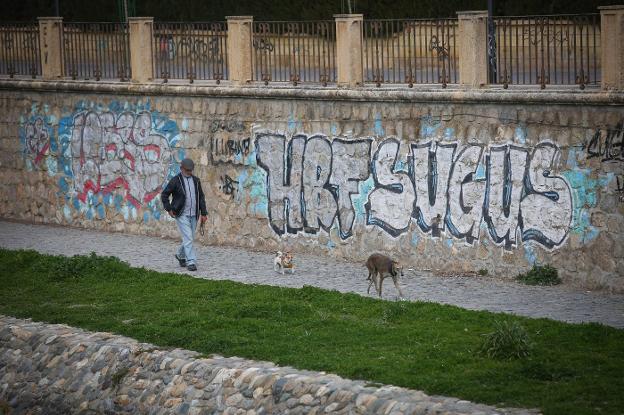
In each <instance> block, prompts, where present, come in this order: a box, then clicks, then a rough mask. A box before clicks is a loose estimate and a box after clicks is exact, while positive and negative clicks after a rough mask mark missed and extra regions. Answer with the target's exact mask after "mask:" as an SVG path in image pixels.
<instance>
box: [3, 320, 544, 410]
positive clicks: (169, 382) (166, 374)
mask: <svg viewBox="0 0 624 415" xmlns="http://www.w3.org/2000/svg"><path fill="white" fill-rule="evenodd" d="M0 400H5V402H7V403H8V405H9V407H10V408H12V412H11V413H29V414H67V413H99V414H189V415H197V414H213V413H219V414H285V413H290V414H322V413H335V414H380V413H385V414H432V413H438V414H449V415H451V414H466V415H494V414H501V415H502V414H514V415H524V414H535V413H537V411H535V410H525V409H506V408H494V407H491V406H486V405H479V404H474V403H471V402H468V401H465V400H460V399H456V398H447V397H441V396H428V395H426V394H425V393H423V392H419V391H414V390H408V389H403V388H398V387H394V386H376V387H373V386H369V385H367V384H366V383H365V382H363V381H351V380H348V379H343V378H340V377H338V376H336V375H330V374H326V373H322V372H310V371H302V370H296V369H293V368H289V367H278V366H275V365H274V364H272V363H269V362H258V361H251V360H245V359H240V358H237V357H229V358H225V357H221V356H217V355H213V356H210V357H209V358H199V357H198V355H197V353H195V352H191V351H186V350H181V349H174V350H162V349H159V348H157V347H155V346H153V345H151V344H146V343H138V342H137V341H136V340H133V339H130V338H127V337H122V336H116V335H112V334H109V333H91V332H86V331H83V330H78V329H75V328H72V327H68V326H64V325H53V324H44V323H37V322H32V321H29V320H21V319H15V318H12V317H5V316H0Z"/></svg>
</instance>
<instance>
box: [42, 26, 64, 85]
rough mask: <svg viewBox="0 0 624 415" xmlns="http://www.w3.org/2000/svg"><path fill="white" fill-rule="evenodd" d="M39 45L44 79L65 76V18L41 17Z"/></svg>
mask: <svg viewBox="0 0 624 415" xmlns="http://www.w3.org/2000/svg"><path fill="white" fill-rule="evenodd" d="M38 20H39V45H40V48H41V53H40V57H41V75H42V77H43V79H60V78H62V77H63V18H62V17H39V18H38Z"/></svg>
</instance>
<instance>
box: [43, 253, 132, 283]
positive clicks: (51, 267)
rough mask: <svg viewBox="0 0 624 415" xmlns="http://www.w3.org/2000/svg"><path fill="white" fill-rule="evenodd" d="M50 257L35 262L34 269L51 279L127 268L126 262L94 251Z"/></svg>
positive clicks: (72, 277)
mask: <svg viewBox="0 0 624 415" xmlns="http://www.w3.org/2000/svg"><path fill="white" fill-rule="evenodd" d="M52 258H53V259H51V260H49V261H46V260H42V261H38V262H36V263H35V270H36V271H38V272H40V273H41V274H42V275H46V276H47V277H48V278H49V279H50V280H53V281H63V280H66V279H76V278H80V277H81V276H85V275H89V274H100V273H105V274H107V275H108V276H111V275H115V273H117V272H119V271H125V270H127V269H129V267H128V264H126V263H125V262H122V261H120V260H119V258H116V257H112V256H109V257H102V256H97V255H96V254H95V252H91V254H90V255H74V256H73V257H63V256H59V257H52Z"/></svg>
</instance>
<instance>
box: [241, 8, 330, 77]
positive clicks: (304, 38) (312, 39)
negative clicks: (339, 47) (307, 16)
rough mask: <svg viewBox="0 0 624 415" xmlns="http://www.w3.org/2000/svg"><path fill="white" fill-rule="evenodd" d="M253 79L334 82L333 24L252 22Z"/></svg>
mask: <svg viewBox="0 0 624 415" xmlns="http://www.w3.org/2000/svg"><path fill="white" fill-rule="evenodd" d="M252 48H253V52H252V60H253V76H254V80H256V81H264V83H265V84H268V83H269V82H271V81H279V82H292V83H293V85H297V84H299V83H302V82H316V83H321V84H323V85H327V84H328V83H333V82H336V78H337V74H336V23H335V22H334V21H333V20H327V21H315V22H254V24H253V35H252Z"/></svg>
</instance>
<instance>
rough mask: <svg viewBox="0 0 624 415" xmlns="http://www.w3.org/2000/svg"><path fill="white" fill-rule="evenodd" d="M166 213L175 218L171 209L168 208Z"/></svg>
mask: <svg viewBox="0 0 624 415" xmlns="http://www.w3.org/2000/svg"><path fill="white" fill-rule="evenodd" d="M167 213H169V216H171V217H172V218H175V213H173V210H169V211H167Z"/></svg>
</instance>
